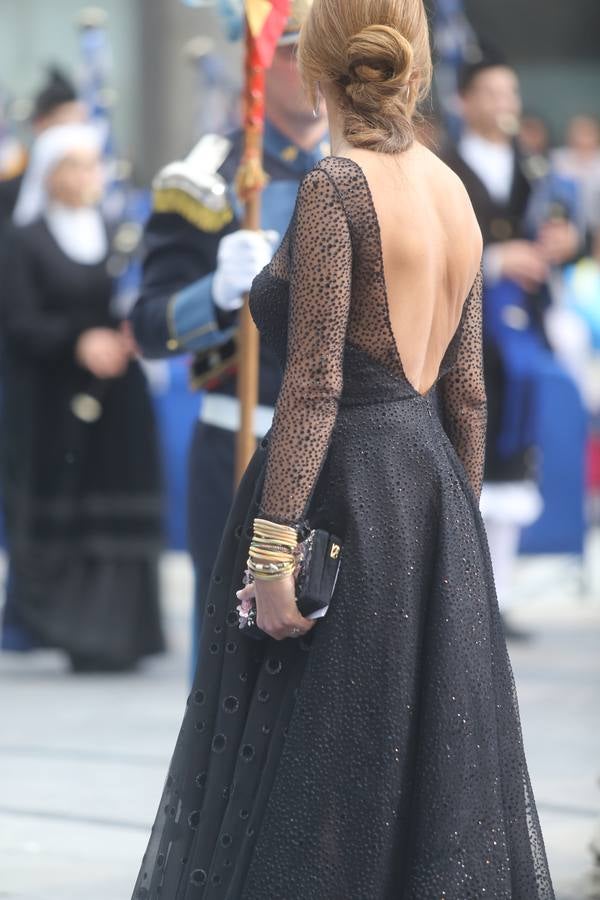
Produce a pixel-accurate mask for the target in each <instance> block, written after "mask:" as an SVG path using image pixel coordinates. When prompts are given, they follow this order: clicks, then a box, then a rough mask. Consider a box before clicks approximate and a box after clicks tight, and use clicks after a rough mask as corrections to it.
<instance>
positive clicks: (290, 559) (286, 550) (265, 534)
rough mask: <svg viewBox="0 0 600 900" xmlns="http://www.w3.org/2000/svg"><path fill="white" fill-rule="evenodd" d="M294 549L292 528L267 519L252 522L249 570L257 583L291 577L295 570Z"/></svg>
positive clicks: (295, 534) (296, 536)
mask: <svg viewBox="0 0 600 900" xmlns="http://www.w3.org/2000/svg"><path fill="white" fill-rule="evenodd" d="M297 546H298V533H297V532H296V529H295V528H291V527H290V526H289V525H278V524H277V523H276V522H269V521H268V520H267V519H255V520H254V534H253V537H252V543H251V544H250V555H249V557H248V569H249V571H250V572H251V573H252V575H253V576H254V578H255V579H257V580H258V581H271V580H274V579H277V578H284V577H285V576H286V575H291V574H292V573H293V571H294V569H295V568H296V555H295V550H296V547H297Z"/></svg>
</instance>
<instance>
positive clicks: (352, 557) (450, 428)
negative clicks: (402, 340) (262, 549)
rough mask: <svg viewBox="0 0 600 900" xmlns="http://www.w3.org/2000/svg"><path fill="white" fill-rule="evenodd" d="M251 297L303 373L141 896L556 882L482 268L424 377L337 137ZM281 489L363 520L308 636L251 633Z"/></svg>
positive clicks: (293, 386) (304, 895)
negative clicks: (388, 290) (525, 715)
mask: <svg viewBox="0 0 600 900" xmlns="http://www.w3.org/2000/svg"><path fill="white" fill-rule="evenodd" d="M251 308H252V313H253V315H254V318H255V320H256V322H257V325H258V326H259V328H260V330H261V332H262V335H263V338H264V339H265V340H267V341H268V342H269V344H270V345H271V346H272V347H273V348H274V349H275V351H276V352H277V353H278V354H279V356H280V359H281V361H282V365H283V366H284V367H285V376H284V382H283V387H282V391H281V395H280V399H279V402H278V407H277V413H276V418H275V421H274V425H273V429H272V432H271V433H270V435H269V436H267V439H265V440H264V441H263V442H262V444H261V446H260V447H259V448H258V449H257V451H256V454H255V456H254V458H253V460H252V462H251V463H250V466H249V467H248V470H247V472H246V474H245V476H244V479H243V480H242V483H241V485H240V487H239V489H238V492H237V494H236V497H235V501H234V504H233V507H232V510H231V513H230V516H229V520H228V522H227V526H226V528H225V532H224V535H223V540H222V544H221V548H220V551H219V555H218V559H217V562H216V565H215V570H214V572H213V578H212V587H211V591H210V595H209V597H208V604H207V608H206V614H205V617H204V622H203V630H202V641H201V648H200V662H199V665H198V669H197V672H196V677H195V681H194V685H193V687H192V690H191V692H190V695H189V698H188V702H187V708H186V710H185V714H184V719H183V724H182V727H181V731H180V734H179V737H178V740H177V744H176V747H175V751H174V754H173V758H172V761H171V765H170V768H169V773H168V777H167V781H166V784H165V788H164V792H163V796H162V799H161V803H160V807H159V811H158V814H157V817H156V821H155V824H154V827H153V830H152V834H151V837H150V841H149V845H148V849H147V851H146V854H145V856H144V860H143V863H142V868H141V871H140V873H139V876H138V880H137V883H136V886H135V890H134V898H135V900H142V898H145V900H157V898H161V900H196V898H206V900H209V898H210V900H434V898H443V900H482V898H485V897H490V898H493V900H552V898H553V897H554V894H553V890H552V885H551V880H550V876H549V873H548V867H547V862H546V858H545V853H544V846H543V840H542V836H541V832H540V828H539V823H538V818H537V813H536V808H535V803H534V799H533V795H532V790H531V784H530V780H529V776H528V773H527V767H526V762H525V757H524V751H523V742H522V736H521V730H520V725H519V714H518V708H517V700H516V696H515V690H514V683H513V678H512V673H511V668H510V663H509V660H508V656H507V652H506V646H505V642H504V637H503V631H502V626H501V622H500V618H499V613H498V606H497V601H496V595H495V588H494V581H493V576H492V569H491V562H490V557H489V551H488V546H487V540H486V536H485V531H484V528H483V524H482V521H481V516H480V514H479V509H478V495H479V491H480V487H481V479H482V470H483V447H484V436H485V395H484V391H483V378H482V373H481V281H480V278H478V279H477V281H476V283H475V285H474V287H473V289H472V291H471V293H470V295H469V297H468V298H467V300H466V301H465V303H464V306H463V311H462V316H461V320H460V324H459V327H458V329H457V331H456V334H455V335H454V337H453V338H452V340H451V341H450V344H449V346H448V349H447V351H446V354H445V356H444V358H443V360H442V362H441V366H440V374H439V378H438V380H437V382H436V384H435V385H434V386H433V387H432V388H431V390H430V391H428V392H427V393H426V394H420V393H419V392H418V391H416V390H415V389H414V388H413V387H412V386H411V385H410V383H409V382H408V380H407V379H406V377H405V376H404V373H403V370H402V364H401V360H400V358H399V354H398V353H397V350H396V347H395V345H394V340H393V335H392V331H391V326H390V323H389V315H388V312H387V306H386V298H385V283H384V280H383V266H382V255H381V243H380V240H379V237H378V226H377V217H376V214H375V210H374V206H373V202H372V198H371V196H370V192H369V188H368V184H367V182H366V180H365V177H364V175H363V173H362V170H361V169H360V168H359V167H358V166H357V165H356V164H355V163H353V162H351V161H350V160H346V159H339V158H335V157H334V158H330V159H327V160H324V161H323V162H321V163H320V164H319V165H318V166H317V167H316V168H315V170H314V171H313V172H312V173H311V174H310V175H309V176H308V177H307V178H306V179H305V181H304V182H303V184H302V187H301V190H300V193H299V198H298V203H297V207H296V213H295V216H294V220H293V222H292V225H291V226H290V230H289V231H288V234H287V236H286V238H285V240H284V241H283V243H282V246H281V248H280V250H279V252H278V254H277V255H276V257H275V259H274V260H273V262H272V263H271V265H270V266H269V267H267V269H266V270H265V271H264V272H263V273H262V274H261V275H260V276H259V277H258V279H257V280H256V282H255V285H254V288H253V293H252V297H251ZM259 511H261V512H262V513H263V514H264V515H266V516H268V517H270V518H272V519H275V520H277V521H284V522H299V521H304V520H307V521H309V522H310V524H311V525H312V526H314V527H324V528H328V529H330V530H333V531H335V533H336V534H339V535H340V536H341V537H342V538H343V542H344V558H343V562H342V566H341V570H340V576H339V579H338V584H337V587H336V591H335V593H334V596H333V600H332V603H331V606H330V608H329V611H328V613H327V616H326V617H325V618H324V619H323V620H321V621H320V622H318V624H317V625H316V626H315V628H314V629H313V630H312V631H311V632H310V634H309V635H307V636H306V637H305V638H301V639H287V640H284V641H281V642H277V641H274V640H272V639H267V640H265V641H262V642H254V641H251V640H248V639H244V638H243V637H241V636H240V635H239V633H238V629H237V615H236V612H235V607H236V604H237V600H236V597H235V591H236V590H237V588H238V587H239V586H240V584H241V579H242V574H243V571H244V568H245V561H246V557H247V554H248V546H249V542H250V537H251V534H252V521H253V519H254V517H255V515H257V513H258V512H259Z"/></svg>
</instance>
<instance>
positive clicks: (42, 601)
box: [1, 125, 163, 670]
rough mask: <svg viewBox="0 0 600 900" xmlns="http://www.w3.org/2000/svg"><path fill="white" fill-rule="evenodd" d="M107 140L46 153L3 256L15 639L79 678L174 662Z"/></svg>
mask: <svg viewBox="0 0 600 900" xmlns="http://www.w3.org/2000/svg"><path fill="white" fill-rule="evenodd" d="M98 141H99V138H98V136H97V135H96V132H95V131H94V130H93V129H92V128H91V127H90V126H85V125H62V126H56V127H54V128H52V129H49V130H48V131H46V132H44V134H43V135H42V136H41V137H39V138H38V140H37V141H36V144H35V145H34V148H33V151H32V157H31V162H30V165H29V168H28V170H27V174H26V176H25V179H24V182H23V185H22V187H21V193H20V195H19V200H18V202H17V206H16V209H15V214H14V217H15V222H16V225H17V227H15V228H14V229H13V230H12V233H11V234H10V235H7V236H6V238H5V240H4V241H3V246H2V278H3V282H2V325H1V333H2V342H3V352H4V360H3V385H4V396H3V409H2V468H3V478H2V482H3V492H4V498H3V499H4V505H5V512H6V522H7V536H8V546H9V556H10V568H9V578H8V594H9V604H8V605H7V610H8V612H7V620H5V627H6V628H9V627H11V628H18V627H21V628H25V629H26V630H27V632H29V634H30V635H31V638H32V642H33V643H37V644H41V645H44V646H50V647H58V648H61V649H63V650H64V651H65V652H66V653H67V654H68V656H69V657H70V660H71V663H72V666H73V668H75V669H77V670H92V669H93V670H103V669H122V668H127V667H130V666H131V665H133V664H134V663H135V662H136V661H137V660H138V659H139V658H140V657H143V656H145V655H146V654H149V653H156V652H159V651H161V650H162V648H163V635H162V629H161V623H160V614H159V601H158V577H157V576H158V573H157V564H158V553H159V549H160V541H161V530H162V526H161V500H160V479H159V464H158V451H157V444H156V439H155V431H154V420H153V413H152V407H151V401H150V397H149V394H148V391H147V388H146V382H145V377H144V375H143V373H142V371H141V369H140V367H139V364H138V363H137V362H135V361H133V360H132V359H131V356H132V353H131V349H132V348H131V347H130V346H129V344H128V341H127V338H126V337H125V336H124V335H122V334H121V333H120V332H119V330H118V322H117V320H116V319H115V317H114V316H113V315H112V313H111V310H110V302H111V294H112V284H111V279H110V277H109V274H108V271H107V259H108V251H109V247H108V241H107V236H106V230H105V227H104V223H103V221H102V218H101V216H100V214H99V213H98V211H97V210H96V207H95V203H96V201H97V200H98V199H99V193H100V190H101V179H100V161H99V152H98Z"/></svg>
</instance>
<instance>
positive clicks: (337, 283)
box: [261, 169, 352, 524]
mask: <svg viewBox="0 0 600 900" xmlns="http://www.w3.org/2000/svg"><path fill="white" fill-rule="evenodd" d="M351 290H352V245H351V239H350V231H349V226H348V221H347V218H346V214H345V210H344V207H343V204H342V200H341V197H340V195H339V193H338V190H337V188H336V186H335V184H334V183H333V181H332V180H331V178H330V177H329V175H328V174H327V173H326V172H325V171H323V170H322V169H314V170H313V171H312V172H310V173H309V175H307V176H306V178H305V179H304V181H303V182H302V184H301V186H300V190H299V193H298V199H297V202H296V210H295V213H294V219H293V222H292V229H291V241H290V309H289V328H288V346H287V357H286V365H285V372H284V377H283V383H282V387H281V392H280V394H279V399H278V402H277V406H276V410H275V418H274V421H273V429H272V432H271V438H270V442H269V450H268V461H267V471H266V477H265V484H264V488H263V494H262V502H261V514H262V515H263V516H264V517H265V518H268V519H271V520H273V521H277V522H284V523H288V524H299V523H300V522H302V521H303V520H304V518H305V515H306V510H307V507H308V504H309V501H310V498H311V496H312V492H313V490H314V487H315V484H316V481H317V478H318V475H319V472H320V469H321V466H322V464H323V461H324V459H325V456H326V453H327V449H328V446H329V440H330V437H331V433H332V430H333V426H334V424H335V420H336V416H337V410H338V403H339V399H340V395H341V391H342V380H343V379H342V364H343V355H344V342H345V335H346V325H347V321H348V313H349V308H350V297H351Z"/></svg>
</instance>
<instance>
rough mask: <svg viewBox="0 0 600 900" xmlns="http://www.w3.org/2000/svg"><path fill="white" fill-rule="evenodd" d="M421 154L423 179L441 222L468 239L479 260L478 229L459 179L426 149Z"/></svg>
mask: <svg viewBox="0 0 600 900" xmlns="http://www.w3.org/2000/svg"><path fill="white" fill-rule="evenodd" d="M421 150H422V155H421V158H422V161H423V167H424V177H425V180H426V181H427V183H428V185H429V186H430V189H431V191H432V194H433V200H434V202H435V203H436V205H437V207H438V209H439V210H440V213H441V215H442V218H443V219H444V220H445V221H446V222H447V223H448V224H449V226H450V227H451V228H456V229H457V232H456V233H461V234H463V235H465V236H466V237H467V236H468V237H470V238H471V239H472V241H473V251H474V253H475V254H478V255H479V256H481V253H482V251H483V241H482V237H481V229H480V228H479V223H478V222H477V217H476V215H475V210H474V209H473V204H472V203H471V198H470V197H469V193H468V191H467V189H466V187H465V185H464V184H463V182H462V180H461V178H460V176H459V175H457V174H456V172H454V171H453V169H451V168H450V166H448V165H447V164H446V163H445V162H444V161H443V160H442V159H440V157H439V156H438V155H437V154H436V153H434V152H433V151H432V150H429V149H428V148H427V147H422V148H421Z"/></svg>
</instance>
